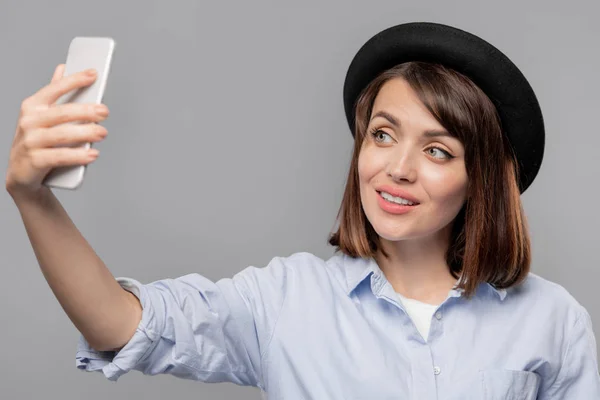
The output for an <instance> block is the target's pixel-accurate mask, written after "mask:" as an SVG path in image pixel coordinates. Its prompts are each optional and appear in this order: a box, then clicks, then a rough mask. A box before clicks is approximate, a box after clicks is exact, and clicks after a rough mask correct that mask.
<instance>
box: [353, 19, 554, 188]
mask: <svg viewBox="0 0 600 400" xmlns="http://www.w3.org/2000/svg"><path fill="white" fill-rule="evenodd" d="M408 61H424V62H431V63H438V64H442V65H444V66H446V67H448V68H451V69H453V70H455V71H457V72H460V73H462V74H463V75H465V76H467V77H468V78H469V79H471V80H472V81H473V82H474V83H475V84H476V85H477V86H478V87H479V88H480V89H481V90H483V92H484V93H485V94H486V95H487V96H488V97H489V98H490V100H491V101H492V103H493V104H494V105H495V106H496V109H497V110H498V114H499V116H500V120H501V124H502V129H503V131H504V134H505V135H506V136H507V137H508V140H509V142H510V144H511V146H512V148H513V150H514V153H515V156H516V158H517V162H518V164H519V170H520V175H519V182H518V183H519V189H520V191H521V193H523V192H524V191H525V190H526V189H527V188H528V187H529V185H530V184H531V182H533V180H534V178H535V176H536V175H537V173H538V171H539V169H540V166H541V163H542V158H543V154H544V140H545V133H544V121H543V118H542V111H541V109H540V105H539V103H538V100H537V98H536V96H535V93H534V92H533V89H532V87H531V85H530V84H529V82H528V81H527V79H525V76H523V74H522V73H521V71H520V70H519V69H518V68H517V66H516V65H515V64H514V63H513V62H512V61H511V60H510V59H509V58H508V57H507V56H506V55H504V54H503V53H502V52H501V51H500V50H498V49H497V48H496V47H494V46H492V45H491V44H490V43H488V42H486V41H485V40H483V39H481V38H480V37H478V36H475V35H474V34H471V33H469V32H466V31H463V30H460V29H457V28H454V27H451V26H448V25H443V24H438V23H433V22H411V23H406V24H400V25H396V26H393V27H391V28H387V29H385V30H383V31H381V32H379V33H378V34H376V35H375V36H373V37H372V38H371V39H369V40H368V41H367V42H366V43H365V44H364V45H363V46H362V47H361V48H360V50H359V51H358V53H357V54H356V55H355V56H354V59H353V60H352V62H351V64H350V67H349V68H348V72H347V74H346V79H345V82H344V109H345V112H346V119H347V120H348V124H349V126H350V131H351V132H352V135H353V136H354V106H355V103H356V101H357V100H358V96H359V95H360V93H361V91H362V90H363V89H364V88H365V87H366V86H367V85H368V84H369V83H370V82H371V81H372V80H373V79H374V78H375V77H377V76H378V75H379V74H380V73H381V72H383V71H385V70H387V69H389V68H392V67H394V66H395V65H397V64H400V63H404V62H408Z"/></svg>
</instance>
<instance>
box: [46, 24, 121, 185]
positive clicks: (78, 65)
mask: <svg viewBox="0 0 600 400" xmlns="http://www.w3.org/2000/svg"><path fill="white" fill-rule="evenodd" d="M114 49H115V41H114V40H113V39H112V38H109V37H85V36H78V37H76V38H74V39H73V40H72V41H71V44H70V45H69V51H68V53H67V61H66V64H65V71H64V74H63V77H66V76H69V75H71V74H74V73H76V72H80V71H83V70H86V69H88V68H94V69H95V70H96V71H97V72H98V74H97V77H96V80H95V81H94V82H93V83H92V84H91V85H89V86H86V87H83V88H79V89H75V90H72V91H71V92H69V93H66V94H64V95H63V96H61V97H60V98H59V99H58V100H57V101H56V104H64V103H96V104H99V103H102V98H103V97H104V91H105V89H106V82H107V80H108V75H109V72H110V64H111V62H112V58H113V52H114ZM68 123H69V124H73V123H75V124H83V123H89V121H75V122H68ZM69 147H84V148H86V149H89V148H91V147H92V143H91V142H87V143H77V144H74V145H69ZM86 168H87V165H72V166H64V167H57V168H53V169H52V170H51V171H50V172H49V173H48V175H46V177H45V178H44V180H43V181H42V184H43V185H45V186H48V187H53V188H58V189H71V190H74V189H77V188H79V187H80V186H81V184H82V183H83V178H84V175H85V171H86Z"/></svg>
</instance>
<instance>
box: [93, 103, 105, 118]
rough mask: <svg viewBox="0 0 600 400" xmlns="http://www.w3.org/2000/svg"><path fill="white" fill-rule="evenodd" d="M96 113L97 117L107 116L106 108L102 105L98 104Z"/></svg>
mask: <svg viewBox="0 0 600 400" xmlns="http://www.w3.org/2000/svg"><path fill="white" fill-rule="evenodd" d="M96 113H98V114H99V115H102V116H107V115H108V107H106V106H105V105H104V104H98V105H97V106H96Z"/></svg>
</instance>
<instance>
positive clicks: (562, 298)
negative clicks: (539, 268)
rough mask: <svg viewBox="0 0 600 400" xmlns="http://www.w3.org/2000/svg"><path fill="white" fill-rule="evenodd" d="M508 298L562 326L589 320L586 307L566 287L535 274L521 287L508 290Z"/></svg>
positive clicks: (531, 274) (529, 276)
mask: <svg viewBox="0 0 600 400" xmlns="http://www.w3.org/2000/svg"><path fill="white" fill-rule="evenodd" d="M507 298H512V302H513V304H516V303H519V304H521V306H522V307H524V308H526V309H527V311H528V312H533V313H537V314H538V315H540V316H546V317H548V318H549V320H552V321H555V322H556V323H559V324H561V325H567V326H573V325H575V324H576V323H577V322H578V321H579V320H580V319H582V318H583V319H586V318H589V314H588V312H587V310H586V309H585V307H584V306H583V305H582V304H581V303H579V301H577V299H576V298H575V297H574V296H573V295H572V294H571V293H570V292H569V291H568V290H567V289H566V288H565V287H564V286H562V285H560V284H558V283H556V282H553V281H550V280H548V279H546V278H543V277H542V276H540V275H538V274H536V273H533V272H530V273H529V275H528V276H527V278H526V279H525V281H523V282H522V283H521V284H520V285H517V286H515V287H512V288H510V289H508V296H507Z"/></svg>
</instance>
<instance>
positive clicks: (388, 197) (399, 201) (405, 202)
mask: <svg viewBox="0 0 600 400" xmlns="http://www.w3.org/2000/svg"><path fill="white" fill-rule="evenodd" d="M380 193H381V197H383V198H384V199H386V200H387V201H391V202H392V203H396V204H402V205H408V206H414V205H415V203H413V202H412V201H408V200H406V199H403V198H402V197H396V196H392V195H391V194H389V193H386V192H380Z"/></svg>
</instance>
